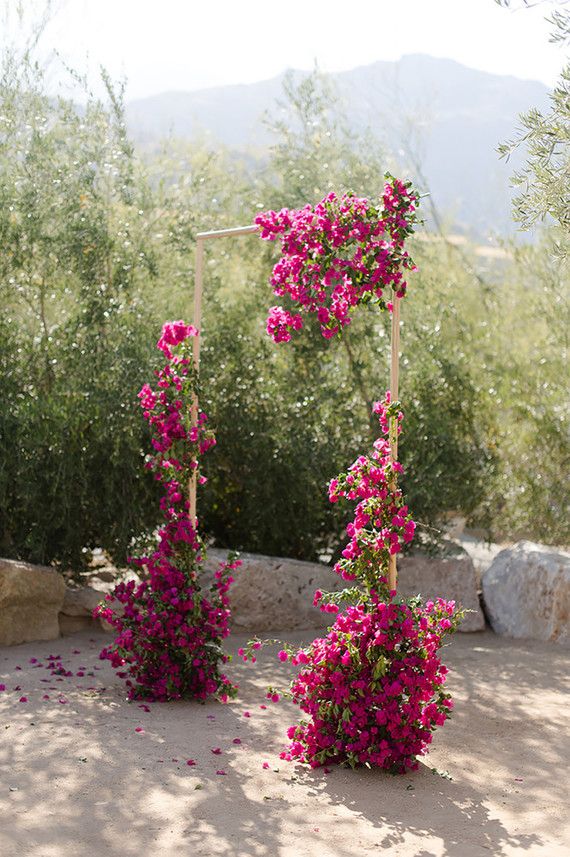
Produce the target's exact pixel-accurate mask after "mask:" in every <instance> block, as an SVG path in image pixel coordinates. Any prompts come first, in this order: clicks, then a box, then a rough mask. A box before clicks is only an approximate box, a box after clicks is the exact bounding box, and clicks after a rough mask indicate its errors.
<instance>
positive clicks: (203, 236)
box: [189, 226, 258, 526]
mask: <svg viewBox="0 0 570 857" xmlns="http://www.w3.org/2000/svg"><path fill="white" fill-rule="evenodd" d="M257 231H258V227H257V226H237V227H235V228H232V229H215V230H213V231H211V232H199V233H198V234H197V235H196V270H195V275H194V320H193V325H194V327H195V328H197V330H198V335H197V336H195V337H194V340H193V343H192V360H193V363H194V371H195V373H196V376H197V375H198V373H199V371H200V340H201V335H202V291H203V281H204V242H205V241H207V240H208V239H210V238H225V237H226V236H228V237H229V236H233V235H250V234H252V233H253V232H257ZM198 412H199V406H198V396H197V395H196V394H194V396H193V397H192V406H191V412H190V420H191V425H192V428H197V426H198ZM189 493H190V512H189V514H190V521H191V522H192V524H193V525H194V526H196V494H197V472H196V470H194V471H193V473H192V476H191V477H190V485H189Z"/></svg>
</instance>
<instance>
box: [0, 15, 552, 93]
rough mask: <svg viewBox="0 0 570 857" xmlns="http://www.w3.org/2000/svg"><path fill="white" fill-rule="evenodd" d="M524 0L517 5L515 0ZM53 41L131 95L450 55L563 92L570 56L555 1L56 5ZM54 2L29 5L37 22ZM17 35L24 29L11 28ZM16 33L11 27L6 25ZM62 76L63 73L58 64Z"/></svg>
mask: <svg viewBox="0 0 570 857" xmlns="http://www.w3.org/2000/svg"><path fill="white" fill-rule="evenodd" d="M514 2H515V3H516V2H517V0H514ZM55 3H56V5H55V11H54V14H53V17H52V18H51V20H50V23H49V24H48V26H47V28H46V30H45V32H44V35H43V38H42V42H41V44H42V50H43V53H44V55H45V54H47V53H48V52H49V51H51V50H52V49H55V50H57V52H58V53H59V54H60V56H61V57H62V58H63V59H64V60H65V61H67V62H69V63H70V64H71V65H72V66H73V67H74V68H76V69H78V70H81V71H85V70H88V71H89V72H90V75H91V79H92V80H95V79H96V70H97V68H98V67H99V65H100V64H103V65H105V66H106V67H107V68H108V70H109V71H110V72H111V74H112V76H113V77H119V76H126V77H127V78H128V89H127V97H128V98H138V97H140V96H144V95H150V94H153V93H156V92H161V91H164V90H169V89H178V90H183V89H197V88H202V87H207V86H215V85H218V84H226V83H249V82H252V81H256V80H262V79H264V78H269V77H273V76H275V75H276V74H278V73H279V72H281V71H283V70H284V69H285V68H289V67H293V68H300V69H310V68H311V67H312V66H313V64H314V61H315V60H316V61H317V62H318V64H319V66H320V68H321V69H322V70H323V71H333V72H334V71H341V70H343V69H349V68H354V67H355V66H358V65H365V64H368V63H372V62H375V61H376V60H394V59H398V58H399V57H401V56H402V55H403V54H409V53H426V54H431V55H433V56H436V57H450V58H452V59H455V60H458V61H459V62H462V63H464V64H465V65H468V66H472V67H474V68H478V69H483V70H485V71H490V72H495V73H499V74H512V75H515V76H517V77H523V78H532V79H536V80H541V81H543V82H544V83H546V84H548V85H550V86H551V85H552V84H553V83H554V81H555V80H556V77H557V75H558V72H559V70H560V68H561V67H562V65H563V62H564V50H563V49H561V48H560V47H556V46H554V45H552V44H550V43H549V41H548V34H549V30H550V27H549V25H548V24H547V23H546V22H545V21H544V16H545V14H547V13H548V11H549V7H548V4H541V5H539V6H535V7H534V8H530V9H519V10H517V11H513V10H506V9H502V8H500V7H499V6H497V5H496V3H495V2H493V0H349V2H348V0H287V2H284V3H275V2H273V3H271V2H267V0H263V2H262V0H210V2H207V0H206V2H203V0H201V2H196V0H55ZM43 5H44V4H43V3H41V0H38V2H36V0H24V8H25V9H26V13H27V14H28V16H30V15H31V14H32V12H33V11H34V9H35V14H36V16H37V14H38V10H39V9H41V8H42V6H43ZM9 29H10V32H11V35H12V38H13V37H14V33H15V32H16V31H15V27H14V26H12V27H10V28H9ZM5 32H6V30H5ZM51 74H52V79H53V80H54V81H55V80H57V78H58V73H57V71H56V66H55V65H54V64H52V72H51Z"/></svg>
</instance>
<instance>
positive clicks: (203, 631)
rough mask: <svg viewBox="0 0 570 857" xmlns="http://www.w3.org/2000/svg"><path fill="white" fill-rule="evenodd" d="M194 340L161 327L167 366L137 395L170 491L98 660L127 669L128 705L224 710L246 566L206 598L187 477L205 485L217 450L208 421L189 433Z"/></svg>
mask: <svg viewBox="0 0 570 857" xmlns="http://www.w3.org/2000/svg"><path fill="white" fill-rule="evenodd" d="M197 335H198V331H197V330H196V328H194V327H192V325H186V324H184V322H182V321H177V322H174V323H172V324H165V325H164V327H163V330H162V336H161V338H160V340H159V342H158V344H157V347H158V348H159V350H160V351H161V352H162V353H163V354H164V356H165V357H166V359H167V363H166V365H165V366H164V368H162V369H160V370H158V371H156V372H155V375H156V378H157V384H156V389H153V388H152V387H151V386H150V385H149V384H145V385H144V386H143V388H142V390H141V391H140V393H139V399H140V403H141V406H142V408H143V413H144V417H145V419H146V420H147V421H148V422H149V423H150V425H151V426H152V429H153V435H154V436H153V438H152V446H153V449H154V455H150V456H147V461H146V463H145V467H146V468H147V469H149V470H152V471H153V472H154V476H155V479H156V480H157V481H159V482H161V483H162V485H163V487H164V495H163V497H162V499H161V501H160V508H161V511H162V515H163V518H164V524H163V526H162V527H161V528H160V529H159V531H158V544H157V546H156V549H155V550H154V551H153V552H152V553H151V554H150V555H149V556H141V557H138V558H134V559H130V563H131V564H132V565H134V566H135V567H137V568H138V569H139V570H140V569H142V570H143V573H144V574H145V578H144V579H143V580H141V581H140V582H135V581H132V580H131V581H128V582H121V583H119V584H118V585H117V586H116V587H115V590H114V592H113V594H112V595H110V596H107V602H112V601H113V599H115V600H116V601H117V602H118V603H119V605H121V606H122V612H121V611H120V610H115V609H113V608H112V607H111V606H110V605H109V604H107V605H105V604H103V605H101V606H100V607H99V608H97V611H96V613H97V615H99V616H101V617H102V618H104V619H106V620H107V621H108V622H110V623H111V624H112V625H113V626H114V627H115V629H116V630H117V632H118V633H117V637H116V639H115V640H114V642H113V643H112V644H111V645H110V646H106V647H105V648H104V649H103V651H102V652H101V655H100V657H101V658H107V659H108V660H110V661H111V663H112V665H113V666H114V667H115V668H121V669H123V670H124V668H125V667H126V668H127V669H126V672H123V676H127V681H126V683H127V686H128V688H129V696H130V697H131V698H134V697H139V698H147V699H154V700H160V701H163V700H166V699H181V698H184V699H188V698H197V699H205V698H206V697H208V696H210V695H212V694H215V695H217V696H218V697H219V698H220V699H221V700H222V701H226V700H227V699H228V697H230V696H234V695H235V693H236V687H235V686H234V685H233V684H232V683H231V682H230V681H229V679H228V678H227V676H226V675H224V674H223V672H221V671H220V666H221V665H223V664H224V663H226V661H227V660H228V656H227V655H226V654H224V652H223V650H222V647H221V642H222V640H223V639H224V638H225V637H227V635H228V633H229V628H228V622H229V617H230V609H229V599H228V590H229V588H230V585H231V583H232V582H233V577H232V572H233V571H234V570H235V569H236V568H237V567H238V566H239V565H240V563H239V561H235V560H233V559H232V557H230V558H228V561H227V562H224V563H222V564H221V565H220V567H219V569H218V570H217V571H216V572H215V575H214V582H213V584H212V585H211V587H210V591H209V593H208V596H207V597H206V596H205V595H204V594H203V591H202V586H201V572H202V565H203V561H204V559H205V550H204V545H203V543H202V541H201V539H200V537H199V534H198V532H197V529H196V528H195V527H194V525H193V524H192V522H191V521H190V518H189V501H188V497H187V494H188V485H189V480H190V477H191V476H192V474H193V473H194V472H196V471H197V470H198V473H197V474H196V475H197V477H198V479H199V481H200V482H201V483H203V482H205V479H204V477H202V476H200V475H199V465H198V462H199V458H200V456H202V455H203V454H204V453H205V452H206V451H207V450H208V449H209V448H210V447H212V446H213V445H214V444H215V438H214V435H213V433H212V432H211V431H209V430H208V429H207V428H206V423H207V417H206V415H205V414H204V413H200V414H199V418H198V426H197V427H196V426H191V425H190V417H189V413H190V402H191V400H192V398H193V396H194V394H195V393H196V391H197V378H196V373H195V371H194V368H193V363H192V359H191V354H190V348H189V340H190V339H191V338H192V337H194V336H197Z"/></svg>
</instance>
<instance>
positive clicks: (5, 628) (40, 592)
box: [0, 559, 65, 646]
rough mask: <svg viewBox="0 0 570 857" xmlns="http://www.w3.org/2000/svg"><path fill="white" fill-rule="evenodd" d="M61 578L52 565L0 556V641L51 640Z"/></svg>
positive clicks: (56, 626) (55, 633)
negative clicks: (33, 563) (31, 563)
mask: <svg viewBox="0 0 570 857" xmlns="http://www.w3.org/2000/svg"><path fill="white" fill-rule="evenodd" d="M64 595H65V582H64V580H63V577H62V576H61V575H60V574H59V573H58V572H57V571H55V569H53V568H47V567H45V566H41V565H30V564H29V563H27V562H18V561H16V560H10V559H0V645H3V646H13V645H15V644H16V643H30V642H34V641H35V640H55V639H56V638H57V637H59V623H58V618H57V617H58V613H59V611H60V609H61V606H62V604H63V599H64Z"/></svg>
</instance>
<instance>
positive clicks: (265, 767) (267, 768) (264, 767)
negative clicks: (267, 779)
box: [261, 762, 269, 771]
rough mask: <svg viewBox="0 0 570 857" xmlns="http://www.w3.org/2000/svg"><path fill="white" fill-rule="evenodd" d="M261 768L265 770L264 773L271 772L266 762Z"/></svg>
mask: <svg viewBox="0 0 570 857" xmlns="http://www.w3.org/2000/svg"><path fill="white" fill-rule="evenodd" d="M261 767H262V768H263V770H264V771H268V770H269V762H264V763H263V764H262V766H261Z"/></svg>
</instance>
